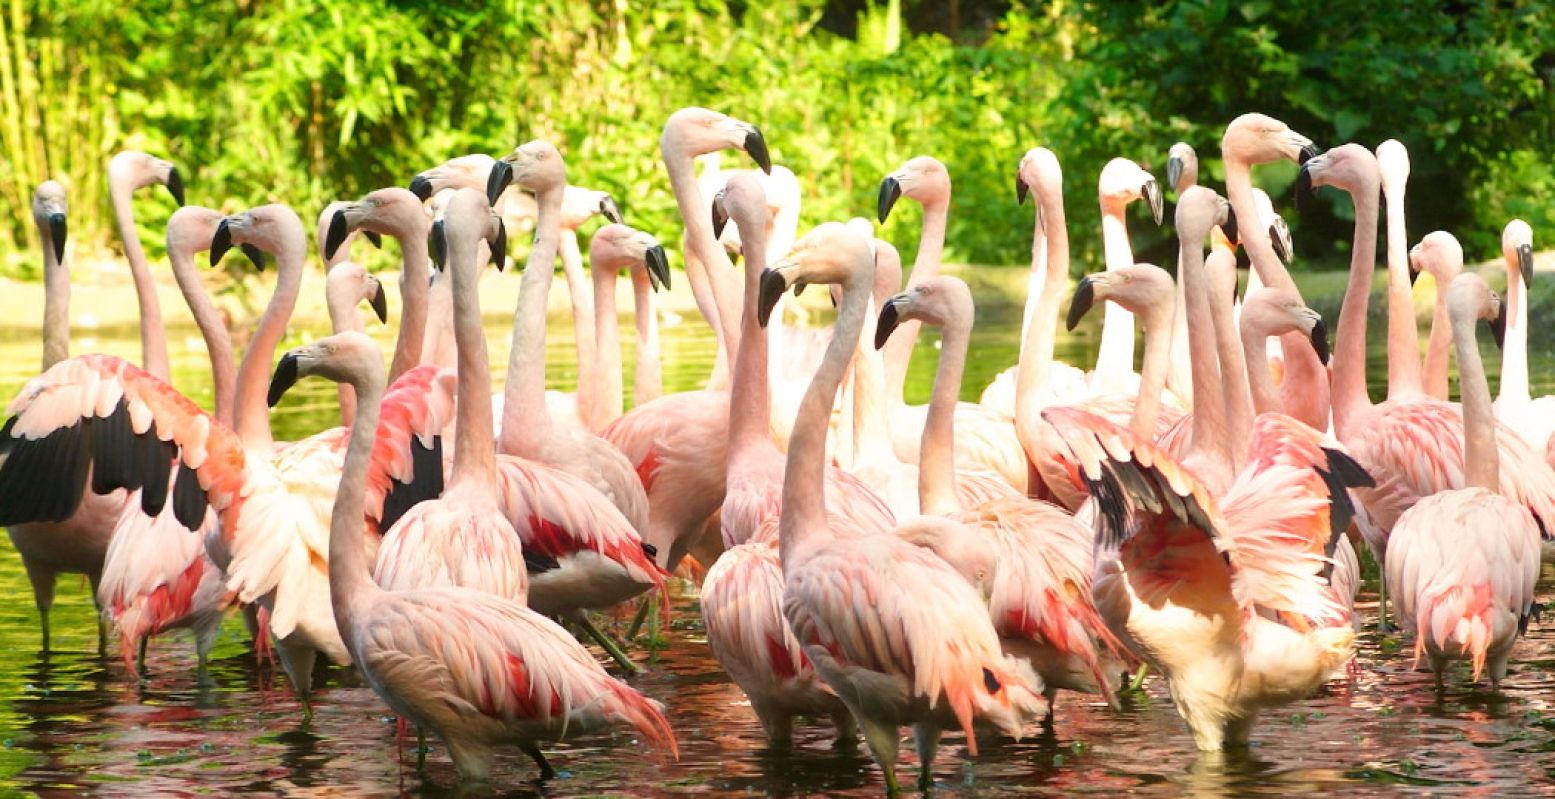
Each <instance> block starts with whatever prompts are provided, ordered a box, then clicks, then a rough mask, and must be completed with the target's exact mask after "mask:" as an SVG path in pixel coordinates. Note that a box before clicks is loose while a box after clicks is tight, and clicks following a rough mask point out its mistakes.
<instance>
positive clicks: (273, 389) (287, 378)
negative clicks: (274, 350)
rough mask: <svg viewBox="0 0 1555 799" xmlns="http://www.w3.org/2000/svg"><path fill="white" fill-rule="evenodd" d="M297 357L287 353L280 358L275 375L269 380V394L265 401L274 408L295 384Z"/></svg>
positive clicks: (294, 354)
mask: <svg viewBox="0 0 1555 799" xmlns="http://www.w3.org/2000/svg"><path fill="white" fill-rule="evenodd" d="M297 377H298V374H297V355H296V353H292V352H288V353H286V354H285V355H282V356H281V362H280V363H278V364H276V365H275V374H274V375H273V376H271V378H270V392H269V394H267V395H266V396H265V401H266V402H268V403H269V404H270V407H272V408H274V407H275V406H276V404H277V403H279V402H280V401H281V397H283V396H285V395H286V391H287V389H289V388H291V387H292V386H294V385H296V384H297Z"/></svg>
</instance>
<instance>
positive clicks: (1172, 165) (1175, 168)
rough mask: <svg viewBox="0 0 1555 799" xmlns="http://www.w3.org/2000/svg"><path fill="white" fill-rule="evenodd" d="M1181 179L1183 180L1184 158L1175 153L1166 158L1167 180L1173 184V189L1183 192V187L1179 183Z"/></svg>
mask: <svg viewBox="0 0 1555 799" xmlns="http://www.w3.org/2000/svg"><path fill="white" fill-rule="evenodd" d="M1179 180H1182V158H1181V157H1179V156H1175V155H1174V156H1172V157H1170V158H1168V159H1166V182H1167V183H1168V184H1171V187H1172V191H1175V192H1178V193H1181V192H1182V187H1181V186H1178V185H1177V181H1179Z"/></svg>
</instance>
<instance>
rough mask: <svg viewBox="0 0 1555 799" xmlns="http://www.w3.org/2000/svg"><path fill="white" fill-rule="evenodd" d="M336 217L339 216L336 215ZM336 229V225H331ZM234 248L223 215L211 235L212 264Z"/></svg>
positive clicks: (331, 227)
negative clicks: (213, 234) (213, 233)
mask: <svg viewBox="0 0 1555 799" xmlns="http://www.w3.org/2000/svg"><path fill="white" fill-rule="evenodd" d="M336 218H339V216H338V215H336ZM330 230H331V231H333V230H334V226H333V225H331V226H330ZM230 249H232V228H231V227H230V226H229V225H228V220H227V218H226V217H222V220H221V224H218V225H217V226H216V235H215V236H213V237H211V266H215V265H216V264H219V263H221V257H222V256H223V255H226V254H227V250H230Z"/></svg>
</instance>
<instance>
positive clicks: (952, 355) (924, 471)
mask: <svg viewBox="0 0 1555 799" xmlns="http://www.w3.org/2000/svg"><path fill="white" fill-rule="evenodd" d="M972 318H973V317H972V313H971V309H970V308H957V309H955V312H954V313H953V315H952V316H951V318H949V319H946V320H945V324H944V326H943V328H942V330H943V333H942V335H941V339H940V355H939V367H938V368H937V369H936V370H935V371H934V394H933V396H932V397H931V398H930V399H929V415H928V417H927V418H926V419H925V420H924V423H923V439H922V441H921V442H920V445H919V456H918V507H919V509H920V511H921V512H922V513H924V514H926V515H930V516H945V515H949V514H952V513H956V512H958V511H960V510H961V502H960V501H959V500H957V499H956V439H955V435H956V434H955V418H956V403H957V402H958V401H959V400H960V397H961V376H962V374H963V373H964V372H965V371H966V352H967V345H968V343H969V342H970V340H971V337H972Z"/></svg>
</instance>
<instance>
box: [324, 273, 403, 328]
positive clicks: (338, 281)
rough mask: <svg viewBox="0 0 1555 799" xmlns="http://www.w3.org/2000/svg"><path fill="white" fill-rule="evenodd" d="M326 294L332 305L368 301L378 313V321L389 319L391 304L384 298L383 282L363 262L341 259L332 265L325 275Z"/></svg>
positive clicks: (347, 304)
mask: <svg viewBox="0 0 1555 799" xmlns="http://www.w3.org/2000/svg"><path fill="white" fill-rule="evenodd" d="M324 296H325V298H326V304H328V305H329V306H330V307H334V306H336V305H337V304H339V305H345V306H353V305H356V304H357V303H359V302H366V303H367V305H368V307H370V308H372V309H373V313H374V314H375V315H377V317H378V321H380V322H388V321H389V306H388V301H387V300H386V299H385V298H384V294H383V284H382V283H380V282H379V280H378V278H377V277H376V276H375V275H373V274H372V273H370V272H368V271H367V270H366V269H365V268H363V267H362V265H361V264H358V263H355V262H353V261H340V262H337V263H336V264H335V265H334V266H332V267H330V268H329V274H328V275H326V276H325V277H324Z"/></svg>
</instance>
